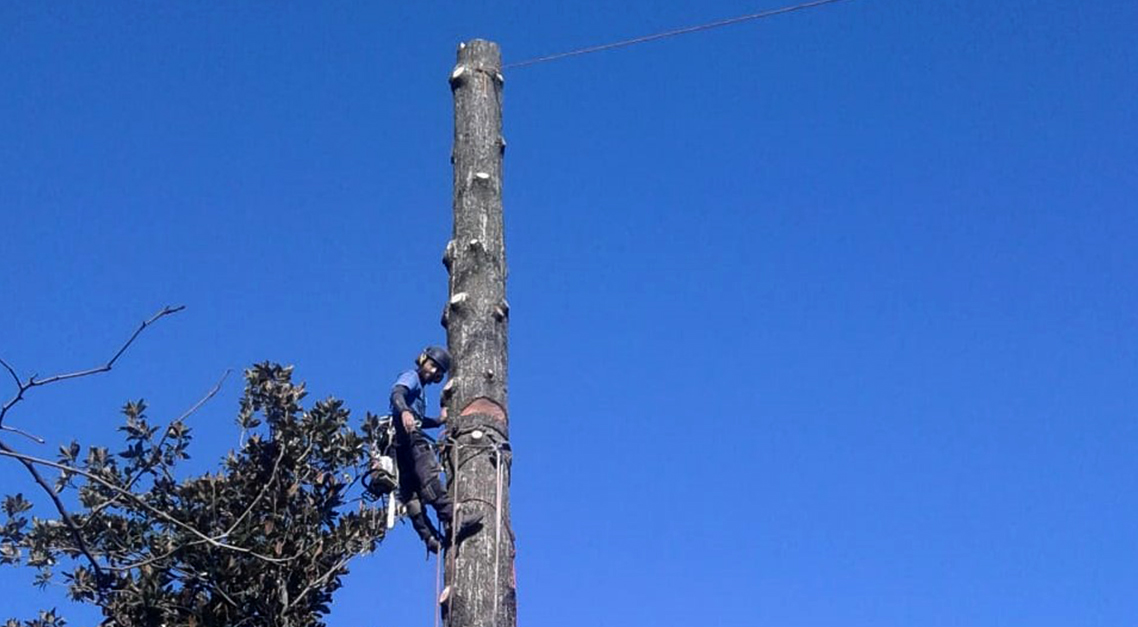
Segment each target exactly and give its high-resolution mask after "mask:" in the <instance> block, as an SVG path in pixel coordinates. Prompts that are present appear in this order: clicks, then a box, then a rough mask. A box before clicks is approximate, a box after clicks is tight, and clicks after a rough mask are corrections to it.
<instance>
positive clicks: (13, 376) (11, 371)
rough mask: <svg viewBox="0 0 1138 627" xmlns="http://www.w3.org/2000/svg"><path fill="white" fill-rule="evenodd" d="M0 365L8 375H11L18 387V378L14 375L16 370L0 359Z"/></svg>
mask: <svg viewBox="0 0 1138 627" xmlns="http://www.w3.org/2000/svg"><path fill="white" fill-rule="evenodd" d="M0 364H4V368H5V369H6V370H7V371H8V374H10V375H12V378H13V379H15V380H16V387H20V376H19V375H17V374H16V370H15V369H14V368H12V366H10V365H8V362H6V361H4V360H3V359H0Z"/></svg>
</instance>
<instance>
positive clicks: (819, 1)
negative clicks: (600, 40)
mask: <svg viewBox="0 0 1138 627" xmlns="http://www.w3.org/2000/svg"><path fill="white" fill-rule="evenodd" d="M845 1H846V0H814V1H813V2H804V3H802V4H796V5H793V6H788V7H782V8H779V9H770V10H768V11H761V12H759V13H751V14H748V15H740V16H738V17H732V18H729V19H725V20H719V21H717V22H708V23H707V24H699V25H697V26H687V27H684V28H677V29H675V30H669V31H664V32H662V33H655V34H653V35H644V36H643V37H636V38H634V39H625V40H622V41H614V42H612V43H607V44H600V45H597V46H589V47H587V48H580V49H577V50H570V51H569V52H559V53H557V54H551V55H546V56H544V57H534V58H532V59H526V60H525V61H518V62H516V63H507V64H505V65H504V66H502V69H504V70H508V69H510V68H516V67H525V66H527V65H536V64H538V63H545V62H547V61H555V60H557V59H564V58H566V57H576V56H580V55H582V54H590V53H593V52H601V51H602V50H612V49H613V48H624V47H627V46H634V45H636V44H642V43H645V42H649V41H655V40H657V39H665V38H667V37H675V36H677V35H686V34H688V33H696V32H699V31H705V30H711V29H713V28H720V27H723V26H730V25H732V24H738V23H740V22H749V21H751V20H760V19H763V18H766V17H773V16H775V15H782V14H783V13H792V12H794V11H802V10H804V9H813V8H816V7H820V6H823V5H827V4H834V3H837V2H845Z"/></svg>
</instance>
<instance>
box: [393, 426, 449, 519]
mask: <svg viewBox="0 0 1138 627" xmlns="http://www.w3.org/2000/svg"><path fill="white" fill-rule="evenodd" d="M395 462H396V463H397V464H398V465H399V500H401V501H403V503H404V505H409V504H411V502H412V500H416V499H417V500H418V501H420V502H421V503H422V505H421V506H420V507H418V508H414V507H408V511H407V514H408V517H409V518H410V519H411V526H412V527H414V528H415V531H416V532H417V533H418V534H419V537H421V538H423V540H424V541H426V539H427V537H435V538H438V532H437V531H436V530H435V528H434V526H432V525H431V521H430V519H429V518H427V512H426V511H425V509H424V506H426V505H430V506H431V507H432V508H434V510H435V515H436V516H438V518H439V523H440V524H441V525H442V527H443V529H444V530H446V529H448V528H449V527H450V522H451V519H453V518H454V505H453V504H452V503H451V502H450V497H449V496H448V495H447V492H446V489H445V488H444V487H443V484H442V480H441V478H440V476H439V475H440V473H441V469H440V468H439V460H438V458H437V457H435V451H434V448H432V446H431V441H430V440H428V439H427V437H426V436H425V435H423V433H422V432H421V431H415V432H414V433H410V434H402V433H401V434H399V435H398V436H397V437H396V446H395ZM416 509H417V510H418V511H414V510H416Z"/></svg>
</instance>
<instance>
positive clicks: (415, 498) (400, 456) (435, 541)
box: [395, 447, 442, 553]
mask: <svg viewBox="0 0 1138 627" xmlns="http://www.w3.org/2000/svg"><path fill="white" fill-rule="evenodd" d="M395 459H396V464H398V465H399V489H398V494H399V501H400V502H401V503H403V507H404V508H406V510H407V518H408V519H410V520H411V527H412V528H413V529H414V530H415V533H417V534H419V538H420V539H422V540H423V544H426V545H427V550H428V551H430V552H431V553H438V552H439V547H440V539H441V538H442V535H441V534H440V533H439V531H438V529H435V526H434V525H433V524H431V519H430V517H429V516H427V512H426V511H424V510H423V504H422V501H421V499H420V498H419V487H420V486H419V478H418V476H417V473H416V472H415V460H414V456H413V455H412V454H411V449H410V447H400V448H399V449H397V450H396V454H395Z"/></svg>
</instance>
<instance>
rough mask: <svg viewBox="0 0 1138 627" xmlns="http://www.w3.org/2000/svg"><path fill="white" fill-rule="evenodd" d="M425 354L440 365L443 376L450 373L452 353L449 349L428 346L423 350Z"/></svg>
mask: <svg viewBox="0 0 1138 627" xmlns="http://www.w3.org/2000/svg"><path fill="white" fill-rule="evenodd" d="M423 354H424V355H426V356H427V357H429V358H430V360H431V361H433V362H435V363H436V364H438V366H439V370H441V371H442V373H443V374H446V373H448V372H450V353H449V352H447V349H445V348H443V347H442V346H428V347H426V348H424V349H423Z"/></svg>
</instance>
